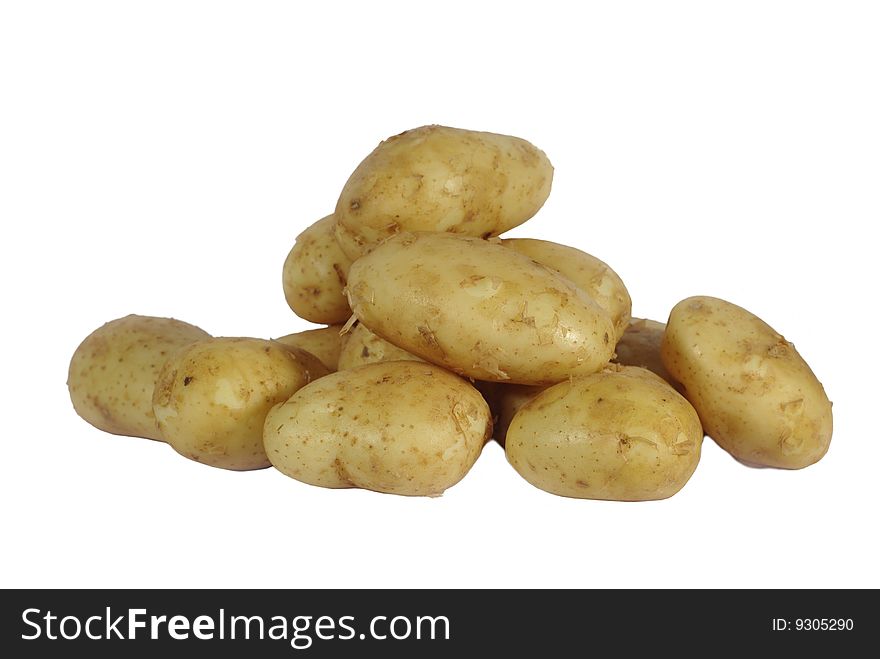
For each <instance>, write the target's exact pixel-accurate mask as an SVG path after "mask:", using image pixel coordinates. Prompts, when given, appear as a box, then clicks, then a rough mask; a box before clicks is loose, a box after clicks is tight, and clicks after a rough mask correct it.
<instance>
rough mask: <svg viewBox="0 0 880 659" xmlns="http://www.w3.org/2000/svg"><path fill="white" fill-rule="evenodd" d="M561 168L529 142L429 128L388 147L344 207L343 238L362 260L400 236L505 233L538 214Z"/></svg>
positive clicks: (360, 172)
mask: <svg viewBox="0 0 880 659" xmlns="http://www.w3.org/2000/svg"><path fill="white" fill-rule="evenodd" d="M552 182H553V166H552V165H551V164H550V161H549V160H548V159H547V156H546V155H544V152H543V151H540V150H539V149H537V148H535V147H534V146H532V145H531V144H529V143H528V142H526V141H525V140H522V139H519V138H518V137H510V136H507V135H495V134H493V133H480V132H476V131H472V130H461V129H457V128H447V127H445V126H423V127H421V128H416V129H414V130H408V131H406V132H405V133H401V134H400V135H396V136H394V137H391V138H389V139H387V140H385V141H384V142H382V143H381V144H380V145H379V146H378V147H376V149H375V150H374V151H373V152H372V153H371V154H370V155H369V156H367V157H366V159H364V161H363V162H362V163H361V164H360V165H358V168H357V169H356V170H355V171H354V173H353V174H352V175H351V177H350V178H349V179H348V182H347V183H346V184H345V187H344V188H343V190H342V194H341V195H340V196H339V201H338V203H337V205H336V219H337V224H336V237H337V238H338V240H339V244H340V245H341V246H342V249H343V250H344V251H345V253H346V254H348V256H349V258H351V259H352V260H353V259H356V258H358V257H359V256H361V255H363V254H364V253H365V252H368V251H369V250H370V249H371V248H372V247H374V246H375V245H376V244H378V243H379V242H381V241H382V240H384V239H385V238H387V237H388V236H393V235H394V234H395V233H398V232H400V231H449V232H452V233H461V234H465V235H468V236H482V237H484V238H485V237H488V236H497V235H498V234H501V233H504V232H505V231H507V230H508V229H512V228H513V227H515V226H517V225H520V224H522V223H523V222H525V221H526V220H528V219H529V218H530V217H532V216H533V215H534V214H535V213H537V212H538V210H539V209H540V208H541V206H542V205H543V204H544V201H545V200H546V199H547V196H548V195H549V194H550V185H551V183H552Z"/></svg>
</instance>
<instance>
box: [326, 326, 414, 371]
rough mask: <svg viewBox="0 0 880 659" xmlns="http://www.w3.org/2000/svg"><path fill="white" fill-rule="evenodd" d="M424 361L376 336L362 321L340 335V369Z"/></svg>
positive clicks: (338, 365)
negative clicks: (404, 361) (379, 363)
mask: <svg viewBox="0 0 880 659" xmlns="http://www.w3.org/2000/svg"><path fill="white" fill-rule="evenodd" d="M407 359H408V360H412V361H416V362H421V361H424V360H423V359H421V358H420V357H416V356H415V355H413V354H412V353H409V352H407V351H406V350H404V349H403V348H398V347H397V346H396V345H394V344H393V343H390V342H389V341H386V340H385V339H383V338H382V337H381V336H377V335H376V334H374V333H373V332H371V331H370V330H369V329H367V326H366V325H364V324H363V323H357V324H356V325H355V326H354V327H353V328H352V329H351V330H350V331H349V332H347V333H346V334H344V335H343V337H342V350H341V351H340V352H339V362H338V363H337V367H338V369H339V370H340V371H343V370H345V369H348V368H354V367H355V366H363V365H364V364H376V363H378V362H393V361H401V360H407Z"/></svg>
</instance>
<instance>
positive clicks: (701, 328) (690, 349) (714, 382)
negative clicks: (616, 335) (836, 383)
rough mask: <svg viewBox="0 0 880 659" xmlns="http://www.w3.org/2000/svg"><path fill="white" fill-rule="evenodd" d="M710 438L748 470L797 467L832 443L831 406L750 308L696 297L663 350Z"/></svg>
mask: <svg viewBox="0 0 880 659" xmlns="http://www.w3.org/2000/svg"><path fill="white" fill-rule="evenodd" d="M661 355H662V357H663V363H664V364H665V366H666V368H667V369H668V370H669V372H670V373H671V374H672V376H673V377H674V378H675V379H676V380H678V381H679V382H681V384H682V385H683V387H684V394H685V396H687V398H688V400H690V401H691V403H692V404H693V406H694V407H695V408H696V410H697V412H699V414H700V419H702V422H703V426H704V427H705V428H706V433H707V434H708V435H709V436H710V437H711V438H712V439H714V440H715V441H716V442H717V443H718V444H719V446H721V447H722V448H723V449H725V450H726V451H727V452H729V453H730V454H731V455H733V456H734V457H735V458H737V459H738V460H740V461H742V462H745V463H747V464H751V465H757V466H765V467H779V468H783V469H800V468H802V467H806V466H809V465H811V464H813V463H815V462H817V461H818V460H819V459H821V458H822V456H824V455H825V453H826V451H827V450H828V446H829V444H830V443H831V432H832V415H831V402H830V401H829V400H828V396H827V395H826V394H825V389H824V388H823V387H822V383H821V382H819V380H818V379H817V378H816V376H815V374H814V373H813V371H812V370H811V369H810V367H809V366H808V365H807V363H806V362H805V361H804V359H803V357H801V356H800V355H799V354H798V352H797V350H795V348H794V346H793V345H792V344H791V343H789V342H788V341H786V340H785V338H784V337H783V336H782V335H781V334H779V333H778V332H777V331H776V330H774V329H773V328H772V327H770V326H769V325H768V324H767V323H765V322H764V321H763V320H761V319H760V318H758V317H757V316H755V315H754V314H752V313H750V312H748V311H746V310H745V309H743V308H741V307H738V306H736V305H735V304H731V303H730V302H726V301H724V300H720V299H718V298H713V297H705V296H698V297H691V298H688V299H686V300H682V301H681V302H679V303H678V304H677V305H675V307H674V308H673V309H672V312H671V314H670V315H669V322H667V324H666V332H665V334H664V336H663V345H662V348H661Z"/></svg>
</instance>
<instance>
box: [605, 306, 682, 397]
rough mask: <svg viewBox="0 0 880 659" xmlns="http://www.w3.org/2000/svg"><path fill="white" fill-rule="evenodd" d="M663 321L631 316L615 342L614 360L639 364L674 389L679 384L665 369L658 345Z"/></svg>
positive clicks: (661, 334)
mask: <svg viewBox="0 0 880 659" xmlns="http://www.w3.org/2000/svg"><path fill="white" fill-rule="evenodd" d="M665 330H666V325H665V324H664V323H659V322H657V321H656V320H648V319H646V318H633V319H632V320H630V322H629V326H628V327H627V328H626V331H625V332H624V333H623V336H622V337H621V338H620V341H618V342H617V347H616V348H615V349H614V352H615V353H616V357H615V358H614V362H615V363H617V364H622V365H623V366H639V367H641V368H646V369H648V370H649V371H651V372H652V373H654V374H656V375H659V376H660V377H661V378H663V379H664V380H665V381H666V382H668V383H669V384H671V385H672V386H673V387H675V388H676V389H679V392H680V387H681V385H680V384H679V383H678V382H676V381H675V378H673V377H672V375H671V374H670V373H669V371H667V370H666V367H665V366H664V365H663V360H662V359H661V357H660V345H661V343H662V342H663V332H664V331H665Z"/></svg>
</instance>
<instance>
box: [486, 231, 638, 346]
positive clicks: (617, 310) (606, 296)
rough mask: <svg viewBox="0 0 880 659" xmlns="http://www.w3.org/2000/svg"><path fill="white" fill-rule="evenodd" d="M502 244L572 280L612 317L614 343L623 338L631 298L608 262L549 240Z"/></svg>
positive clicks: (521, 240)
mask: <svg viewBox="0 0 880 659" xmlns="http://www.w3.org/2000/svg"><path fill="white" fill-rule="evenodd" d="M501 242H502V244H503V245H504V246H505V247H510V248H511V249H514V250H516V251H517V252H519V253H520V254H525V255H526V256H528V257H529V258H530V259H532V260H534V261H537V262H538V263H540V264H541V265H544V266H546V267H548V268H550V269H552V270H555V271H556V272H559V273H560V274H561V275H562V276H563V277H566V278H567V279H569V280H571V281H572V282H573V283H574V284H575V285H576V286H578V287H579V288H581V289H582V290H583V291H584V292H585V293H586V294H587V295H589V296H590V297H591V298H592V299H593V300H594V301H595V302H596V304H598V305H599V306H600V307H601V308H602V309H604V310H605V311H607V312H608V314H609V315H610V316H611V320H612V321H613V322H614V340H615V341H617V340H618V339H620V337H621V336H623V333H624V331H625V330H626V328H627V325H628V324H629V318H630V314H631V312H632V299H631V298H630V296H629V291H627V290H626V286H625V285H624V283H623V280H622V279H621V278H620V276H619V275H618V274H617V273H616V272H614V270H612V269H611V267H610V266H609V265H608V264H607V263H605V262H604V261H600V260H599V259H597V258H596V257H595V256H593V255H592V254H587V253H586V252H582V251H581V250H579V249H575V248H574V247H569V246H568V245H560V244H559V243H553V242H550V241H549V240H536V239H534V238H505V239H504V240H502V241H501Z"/></svg>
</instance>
